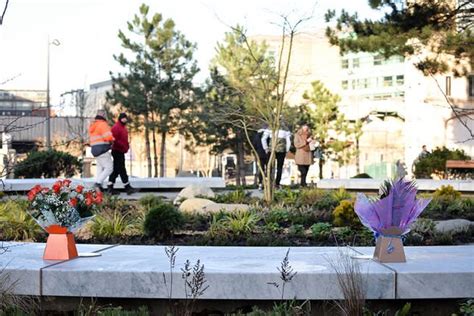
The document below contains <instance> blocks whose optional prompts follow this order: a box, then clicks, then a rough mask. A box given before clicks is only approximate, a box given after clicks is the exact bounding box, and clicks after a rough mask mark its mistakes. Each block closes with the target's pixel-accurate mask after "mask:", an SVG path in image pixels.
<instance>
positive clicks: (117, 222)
mask: <svg viewBox="0 0 474 316" xmlns="http://www.w3.org/2000/svg"><path fill="white" fill-rule="evenodd" d="M135 227H136V226H135V223H134V218H133V217H132V216H131V214H130V213H128V212H125V213H121V212H120V210H106V211H103V212H101V213H100V214H98V215H97V216H96V217H95V218H94V221H93V223H92V225H91V226H90V229H91V231H92V234H93V235H94V237H95V238H99V239H102V240H103V239H111V238H120V237H123V236H126V235H132V234H133V233H132V232H133V231H134V229H135Z"/></svg>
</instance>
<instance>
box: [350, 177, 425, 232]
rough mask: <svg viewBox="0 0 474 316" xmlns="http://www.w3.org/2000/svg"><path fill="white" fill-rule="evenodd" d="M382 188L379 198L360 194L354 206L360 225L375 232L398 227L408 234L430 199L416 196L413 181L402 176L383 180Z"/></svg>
mask: <svg viewBox="0 0 474 316" xmlns="http://www.w3.org/2000/svg"><path fill="white" fill-rule="evenodd" d="M382 191H383V194H382V196H381V197H380V198H378V199H369V198H367V197H366V196H365V195H364V194H361V193H359V194H357V200H356V202H355V205H354V209H355V212H356V213H357V215H358V216H359V219H360V221H361V222H362V224H363V225H364V226H366V227H368V228H369V229H370V230H372V231H373V232H374V233H376V235H381V234H383V231H384V230H386V229H389V228H398V230H399V231H400V234H401V235H404V234H406V233H408V232H409V231H410V225H411V224H412V223H413V222H414V221H415V220H416V219H417V217H418V216H419V215H420V214H421V212H422V211H423V210H424V209H425V207H426V206H427V205H428V203H429V202H430V201H431V199H417V198H416V191H417V190H416V186H415V183H414V182H413V181H407V180H404V179H398V180H395V181H394V182H386V183H385V184H384V186H383V187H382Z"/></svg>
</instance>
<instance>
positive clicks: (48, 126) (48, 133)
mask: <svg viewBox="0 0 474 316" xmlns="http://www.w3.org/2000/svg"><path fill="white" fill-rule="evenodd" d="M51 44H53V45H54V46H59V45H60V44H61V42H59V41H58V40H57V39H54V40H53V41H51V42H50V41H49V36H48V70H47V73H46V76H47V81H46V145H47V146H48V150H49V149H51V104H50V101H49V48H50V46H51Z"/></svg>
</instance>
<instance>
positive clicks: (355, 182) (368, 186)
mask: <svg viewBox="0 0 474 316" xmlns="http://www.w3.org/2000/svg"><path fill="white" fill-rule="evenodd" d="M383 181H384V180H379V179H321V180H319V181H318V182H317V187H318V188H321V189H338V188H341V187H342V188H346V189H348V190H378V189H379V188H380V185H381V184H382V183H383ZM416 184H417V188H418V190H423V191H434V190H436V189H439V188H440V187H441V186H443V185H444V186H446V185H450V186H452V187H453V188H454V189H455V190H461V191H463V192H474V181H473V180H431V179H417V180H416Z"/></svg>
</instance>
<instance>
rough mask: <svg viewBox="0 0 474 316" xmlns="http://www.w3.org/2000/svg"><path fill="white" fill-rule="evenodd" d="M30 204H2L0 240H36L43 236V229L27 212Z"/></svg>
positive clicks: (5, 202)
mask: <svg viewBox="0 0 474 316" xmlns="http://www.w3.org/2000/svg"><path fill="white" fill-rule="evenodd" d="M27 207H28V202H26V201H21V200H18V201H14V200H7V201H4V202H0V240H36V239H37V238H38V237H39V236H41V235H42V234H43V230H42V229H41V227H40V226H39V225H38V224H36V222H35V220H34V219H33V218H32V217H31V216H30V215H29V214H28V213H27V212H26V209H27Z"/></svg>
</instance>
